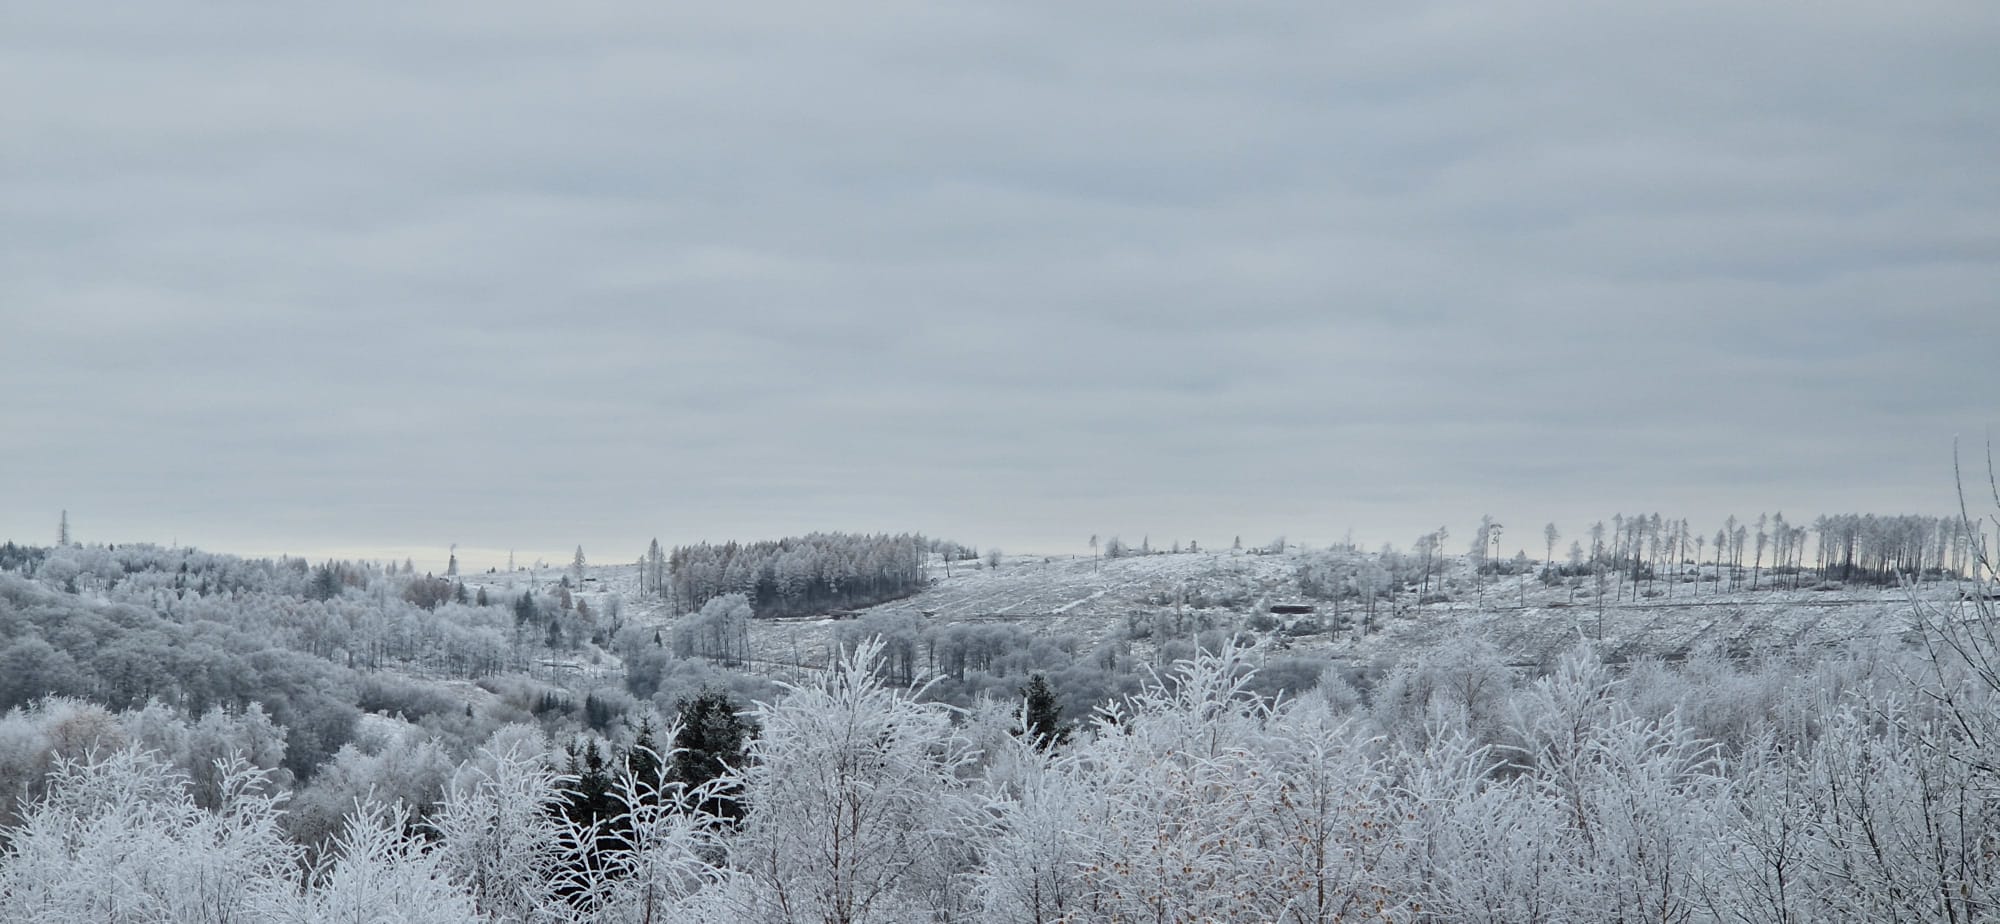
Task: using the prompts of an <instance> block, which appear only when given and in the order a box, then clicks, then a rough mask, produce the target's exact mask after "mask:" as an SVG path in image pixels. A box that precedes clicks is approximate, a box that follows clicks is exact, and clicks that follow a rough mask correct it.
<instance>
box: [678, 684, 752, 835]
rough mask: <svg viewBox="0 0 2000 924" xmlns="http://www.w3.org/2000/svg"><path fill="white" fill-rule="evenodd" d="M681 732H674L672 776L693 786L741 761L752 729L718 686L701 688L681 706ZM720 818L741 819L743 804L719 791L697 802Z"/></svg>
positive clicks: (718, 774) (717, 775)
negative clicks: (698, 692) (706, 688)
mask: <svg viewBox="0 0 2000 924" xmlns="http://www.w3.org/2000/svg"><path fill="white" fill-rule="evenodd" d="M679 712H680V715H679V718H680V725H681V728H680V732H679V733H678V734H676V735H675V736H674V755H673V769H674V779H675V780H677V781H678V782H680V783H683V784H685V785H686V786H687V787H688V788H689V789H694V788H696V787H699V786H701V785H702V784H704V783H707V782H709V781H710V780H714V779H716V778H718V777H720V776H722V775H723V774H724V773H726V772H728V771H729V768H731V767H741V766H742V765H743V753H744V748H745V747H746V746H747V745H748V744H749V740H750V738H751V737H752V736H753V735H754V734H755V731H754V729H752V728H751V726H750V725H749V724H748V723H747V722H745V721H744V719H743V717H742V716H741V715H739V714H738V713H737V711H736V706H735V704H734V703H731V702H730V701H729V697H728V695H727V694H725V693H723V692H722V691H720V690H704V691H702V692H701V693H700V694H698V695H696V696H695V698H693V699H690V700H686V701H684V702H682V703H681V706H680V710H679ZM699 808H701V809H702V810H703V811H706V812H708V813H710V814H712V815H715V816H717V817H720V818H728V819H731V820H740V819H741V818H742V817H743V811H744V806H743V804H742V803H741V802H739V801H738V800H737V799H735V798H734V797H733V796H727V795H718V796H715V797H713V798H710V799H707V800H705V802H704V803H703V804H702V805H701V806H699Z"/></svg>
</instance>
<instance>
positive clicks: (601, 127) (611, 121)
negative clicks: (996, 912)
mask: <svg viewBox="0 0 2000 924" xmlns="http://www.w3.org/2000/svg"><path fill="white" fill-rule="evenodd" d="M1996 164H2000V6H1996V5H1995V4H1994V3H1992V2H1991V0H1967V2H1952V3H1931V2H1921V0H1920V2H1908V3H1842V2H1834V3H1827V2H1810V3H1808V2H1799V3H1783V4H1772V3H1743V2H1738V0H1731V2H1719V3H1699V2H1694V3H1671V4H1636V3H1612V4H1607V3H1601V2H1586V0H1576V2H1477V3H1465V4H1430V3H1418V2H1407V0H1394V2H1298V3H1226V4H1210V3H1203V4H1176V3H1160V2H1145V3H1107V4H1094V5H1093V4H1076V3H1015V2H1004V3H937V2H931V3H875V2H864V3H824V2H810V3H755V4H735V3H629V4H627V3H560V4H552V3H541V2H535V3H528V2H510V0H499V2H496V0H482V2H476V3H459V4H449V5H447V4H424V3H416V4H363V5H357V4H342V3H313V4H292V3H221V2H194V3H178V2H143V3H127V4H116V3H35V2H24V3H8V4H5V5H4V6H0V538H12V539H15V540H25V541H31V542H36V543H40V544H46V543H48V542H50V541H52V540H53V539H54V535H55V530H56V521H57V517H58V512H59V511H60V510H62V509H64V508H67V509H68V510H69V511H70V516H71V519H72V521H73V523H74V524H75V530H76V533H77V536H78V538H79V539H82V540H84V541H92V542H103V541H112V542H121V541H157V542H160V543H167V542H171V541H178V542H180V543H182V544H190V543H192V544H197V545H200V546H203V547H206V548H213V549H218V550H223V551H238V552H249V553H258V554H265V553H270V554H275V553H280V552H289V553H292V554H305V555H311V556H314V557H320V556H324V555H328V554H344V555H363V556H368V557H378V556H395V557H402V556H403V555H406V554H408V555H413V556H414V557H416V559H417V560H418V562H419V563H421V564H424V565H426V566H433V563H441V561H442V558H443V555H444V548H445V547H446V546H447V545H448V544H450V543H454V542H456V543H459V544H461V545H462V546H464V547H466V548H468V549H472V550H499V551H498V552H497V553H493V554H497V555H498V556H500V557H502V558H504V556H505V554H506V553H505V550H506V549H509V548H517V549H520V550H521V553H522V556H523V558H524V559H526V558H529V557H532V556H533V555H543V556H547V557H549V558H550V560H551V561H554V560H555V559H556V558H557V557H558V556H560V557H563V558H566V557H567V555H568V553H569V550H570V549H572V548H573V547H574V546H576V545H578V544H582V545H583V546H584V547H585V549H586V551H587V552H588V553H589V554H590V556H591V557H592V558H593V559H595V560H600V561H630V560H631V559H633V558H634V557H636V556H637V555H638V553H639V552H640V551H641V550H642V549H643V548H644V545H645V542H646V540H647V539H648V538H650V537H653V536H658V537H660V539H661V540H662V541H663V542H666V543H670V544H671V543H677V542H686V541H694V540H699V539H704V538H706V539H716V540H720V539H727V538H746V539H748V538H766V537H775V536H779V535H785V534H792V533H798V532H803V531H808V530H814V529H847V530H870V531H873V530H892V531H900V530H921V531H924V532H927V533H930V534H934V535H943V536H948V537H952V538H956V539H959V540H960V541H964V542H968V543H974V544H978V545H982V546H984V545H1000V546H1002V547H1004V548H1006V549H1008V550H1009V551H1016V550H1019V551H1037V552H1049V553H1060V552H1080V551H1085V540H1086V539H1087V538H1088V537H1089V536H1090V535H1091V534H1092V533H1099V534H1103V535H1106V536H1109V535H1112V534H1118V535H1121V536H1123V537H1124V538H1126V539H1127V540H1128V541H1134V542H1136V541H1138V540H1139V539H1140V538H1142V537H1145V536H1150V538H1151V539H1152V541H1153V542H1154V543H1155V544H1165V543H1168V542H1171V541H1173V540H1176V539H1180V540H1187V539H1195V540H1199V541H1202V542H1203V543H1205V544H1222V543H1226V542H1228V541H1229V540H1230V539H1231V538H1232V537H1234V536H1236V535H1239V534H1240V535H1242V536H1243V538H1244V540H1245V541H1246V542H1262V541H1266V540H1268V539H1270V538H1271V537H1272V536H1275V535H1278V534H1285V535H1289V536H1290V537H1291V538H1292V539H1293V540H1295V541H1308V542H1326V541H1330V540H1335V539H1338V538H1340V537H1341V536H1342V535H1343V534H1345V533H1346V532H1347V531H1348V530H1350V529H1352V530H1353V531H1354V534H1355V535H1356V537H1357V538H1359V539H1362V540H1364V541H1366V542H1368V543H1370V544H1371V545H1372V544H1375V543H1379V542H1382V541H1385V540H1388V541H1394V542H1396V543H1397V544H1398V545H1407V544H1408V542H1409V541H1410V540H1411V539H1413V538H1415V537H1416V536H1417V535H1418V534H1419V533H1421V532H1423V531H1426V530H1428V529H1431V528H1434V527H1436V526H1438V525H1448V526H1450V527H1451V528H1452V531H1453V535H1454V537H1470V535H1471V531H1472V527H1473V524H1475V523H1476V522H1477V520H1478V517H1479V516H1480V515H1481V514H1482V513H1490V514H1492V515H1494V516H1495V517H1496V518H1498V519H1499V520H1500V521H1501V522H1502V523H1504V524H1506V525H1507V526H1508V541H1507V543H1506V544H1507V545H1508V546H1510V547H1511V546H1513V545H1514V544H1515V541H1516V540H1520V541H1521V542H1522V544H1525V545H1528V546H1530V547H1532V548H1533V549H1534V551H1535V554H1540V551H1541V548H1540V546H1541V541H1540V536H1539V534H1540V529H1541V524H1543V523H1545V522H1548V521H1551V520H1553V521H1555V522H1557V524H1558V525H1559V526H1560V527H1561V528H1562V529H1563V531H1564V532H1565V534H1566V536H1574V535H1580V534H1581V533H1582V532H1583V530H1584V528H1585V527H1586V526H1587V525H1588V523H1589V521H1590V520H1593V519H1606V518H1609V516H1610V515H1611V514H1612V513H1616V512H1621V511H1622V512H1641V511H1643V512H1654V511H1657V512H1661V513H1663V514H1666V515H1667V516H1669V517H1676V516H1683V517H1688V518H1690V519H1691V520H1692V522H1693V524H1694V525H1695V526H1696V527H1697V528H1698V529H1702V528H1705V529H1706V530H1707V531H1709V532H1712V531H1713V530H1714V528H1715V526H1716V525H1718V524H1719V521H1720V520H1721V518H1722V517H1724V516H1726V515H1728V514H1731V513H1735V514H1737V515H1739V516H1748V517H1754V516H1755V515H1756V514H1757V513H1758V512H1759V511H1771V510H1783V511H1784V512H1785V513H1786V514H1788V515H1789V516H1792V517H1793V518H1794V519H1798V518H1809V516H1810V515H1812V514H1815V513H1833V512H1846V511H1853V512H1880V513H1899V512H1929V513H1944V512H1946V510H1947V509H1949V507H1950V505H1952V504H1953V503H1954V501H1953V494H1952V472H1951V447H1952V439H1953V436H1954V435H1955V434H1957V435H1962V436H1963V437H1964V438H1965V439H1967V440H1968V441H1969V444H1970V445H1971V446H1972V447H1974V448H1975V451H1977V449H1976V447H1977V446H1978V445H1979V444H1980V443H1981V442H1983V440H1984V439H1985V435H1986V433H1987V431H1988V428H1990V427H1993V426H1994V425H1995V424H1996V423H2000V168H1996ZM1566 542H1567V539H1566V540H1565V544H1566ZM1453 544H1454V545H1455V546H1456V545H1460V544H1462V543H1461V542H1460V541H1459V539H1457V538H1454V539H1453ZM483 554H486V553H482V552H479V551H474V552H472V553H471V554H470V555H469V557H472V558H474V559H475V563H476V564H486V563H493V562H492V560H486V561H478V560H477V559H478V557H479V556H481V555H483Z"/></svg>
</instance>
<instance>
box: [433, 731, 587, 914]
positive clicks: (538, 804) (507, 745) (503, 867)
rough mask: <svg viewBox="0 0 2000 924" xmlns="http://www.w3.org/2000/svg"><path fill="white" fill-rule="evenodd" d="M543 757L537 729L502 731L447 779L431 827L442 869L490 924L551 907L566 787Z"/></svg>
mask: <svg viewBox="0 0 2000 924" xmlns="http://www.w3.org/2000/svg"><path fill="white" fill-rule="evenodd" d="M548 750H549V749H548V743H547V741H546V739H544V738H543V737H542V735H541V733H540V732H539V731H536V730H535V729H532V728H527V727H525V726H515V727H512V728H507V729H502V730H501V731H500V732H498V733H496V734H495V735H494V737H493V740H492V741H490V742H488V743H487V745H486V746H485V747H483V748H481V749H480V751H479V754H478V755H477V756H476V757H475V758H474V759H473V760H471V761H469V762H467V763H466V764H465V765H463V766H461V767H460V768H459V769H458V772H457V773H456V774H455V775H454V776H453V777H452V780H451V783H450V785H449V786H448V788H447V790H446V796H445V803H444V808H443V809H442V811H440V812H439V813H438V816H437V820H436V821H435V822H434V823H433V824H432V828H433V829H434V830H435V831H436V832H437V835H438V837H439V838H440V839H441V840H442V841H443V842H444V843H443V847H442V848H441V853H440V860H441V862H442V865H443V868H444V870H445V871H446V873H448V874H449V875H450V876H452V877H453V879H454V880H455V881H457V882H459V883H460V884H461V885H462V886H463V887H464V888H465V889H466V890H467V892H468V893H470V895H471V897H472V903H473V907H474V908H475V909H477V910H478V912H479V913H480V914H481V915H483V916H485V917H486V918H487V919H489V920H492V921H498V922H517V921H518V922H522V924H526V922H529V921H532V920H535V916H536V915H537V914H539V913H540V909H542V908H545V907H547V906H548V905H549V904H550V903H551V902H552V901H554V898H553V881H554V878H555V876H556V875H557V872H558V870H559V869H560V866H561V862H560V861H561V845H560V842H559V839H558V821H557V819H558V817H559V816H558V813H557V811H556V809H557V806H558V805H559V804H560V803H561V801H562V788H563V786H564V783H565V781H564V779H563V777H562V776H561V775H560V774H558V773H557V772H556V771H555V769H554V768H553V767H552V766H551V765H550V763H549V753H548Z"/></svg>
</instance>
